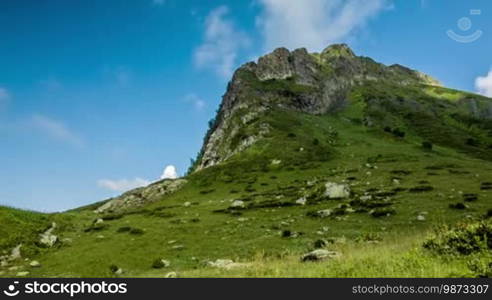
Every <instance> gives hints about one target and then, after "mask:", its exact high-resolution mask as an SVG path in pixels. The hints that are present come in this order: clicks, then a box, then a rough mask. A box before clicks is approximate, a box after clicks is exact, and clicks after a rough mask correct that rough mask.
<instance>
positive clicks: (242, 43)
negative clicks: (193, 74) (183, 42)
mask: <svg viewBox="0 0 492 300" xmlns="http://www.w3.org/2000/svg"><path fill="white" fill-rule="evenodd" d="M228 14H229V8H228V7H227V6H220V7H218V8H216V9H214V10H213V11H212V12H210V14H209V15H208V16H207V18H206V19H205V33H204V38H203V43H202V44H201V45H200V46H199V47H198V48H197V49H196V51H195V53H194V61H195V65H196V66H197V67H198V68H210V69H213V70H214V71H215V72H216V73H217V74H218V75H220V76H222V77H224V78H229V77H230V76H231V74H232V72H233V71H234V68H235V67H236V63H237V57H238V54H239V52H240V51H241V50H243V49H245V48H246V47H248V46H249V45H250V39H249V37H248V36H247V35H246V33H244V32H243V31H240V30H238V29H237V28H236V26H235V25H234V23H233V22H232V21H231V19H230V18H228Z"/></svg>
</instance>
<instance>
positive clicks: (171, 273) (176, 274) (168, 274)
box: [164, 272, 178, 278]
mask: <svg viewBox="0 0 492 300" xmlns="http://www.w3.org/2000/svg"><path fill="white" fill-rule="evenodd" d="M164 277H165V278H177V277H178V273H176V272H169V273H167V274H166V275H165V276H164Z"/></svg>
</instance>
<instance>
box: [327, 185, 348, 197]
mask: <svg viewBox="0 0 492 300" xmlns="http://www.w3.org/2000/svg"><path fill="white" fill-rule="evenodd" d="M324 195H325V197H328V198H330V199H341V198H347V197H349V196H350V187H349V186H348V185H346V184H338V183H334V182H327V183H326V184H325V194H324Z"/></svg>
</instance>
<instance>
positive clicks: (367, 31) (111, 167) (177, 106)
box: [0, 0, 492, 211]
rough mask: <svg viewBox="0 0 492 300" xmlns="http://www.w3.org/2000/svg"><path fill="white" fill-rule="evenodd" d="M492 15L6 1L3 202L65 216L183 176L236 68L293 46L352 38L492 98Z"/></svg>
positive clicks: (409, 7) (482, 4)
mask: <svg viewBox="0 0 492 300" xmlns="http://www.w3.org/2000/svg"><path fill="white" fill-rule="evenodd" d="M477 10H480V11H477ZM491 14H492V3H491V2H490V1H488V0H473V1H468V0H467V1H465V0H461V1H447V0H393V1H392V0H369V1H365V0H346V1H341V0H305V1H298V0H244V1H201V0H195V1H193V0H189V1H186V0H126V1H123V0H121V1H116V0H107V1H100V0H80V1H77V0H74V1H64V0H44V1H37V0H31V1H29V0H22V1H0V204H1V205H10V206H15V207H20V208H29V209H35V210H41V211H58V210H64V209H68V208H73V207H77V206H80V205H84V204H89V203H91V202H95V201H99V200H102V199H105V198H107V197H110V196H115V195H118V194H119V193H120V192H122V191H124V190H126V189H128V188H132V187H136V186H139V185H144V184H147V183H149V182H151V181H153V180H156V179H158V178H160V176H161V174H162V173H163V169H164V167H165V166H167V165H173V166H175V167H176V169H177V172H178V174H179V175H182V174H183V173H184V172H185V170H186V169H187V167H188V165H189V160H190V158H191V157H194V156H195V155H196V153H197V152H198V150H199V148H200V146H201V143H202V138H203V135H204V133H205V131H206V127H207V121H208V120H209V119H210V118H212V117H213V116H214V114H215V110H216V108H217V107H218V105H219V103H220V100H221V96H222V95H223V93H224V92H225V88H226V85H227V81H228V79H229V77H230V75H231V72H232V71H233V70H234V69H235V68H236V67H237V66H239V65H240V64H242V63H244V62H247V61H249V60H254V59H256V58H257V57H258V56H260V55H262V54H264V53H265V52H267V51H271V50H272V49H274V48H275V47H279V46H286V47H288V48H290V49H295V48H297V47H307V48H308V49H309V50H311V51H320V50H322V49H323V48H324V47H325V46H327V45H329V44H331V43H335V42H346V43H348V44H349V45H350V46H351V47H352V48H353V49H354V51H355V52H356V53H357V54H359V55H365V56H370V57H373V58H374V59H376V60H378V61H381V62H383V63H386V64H393V63H400V64H403V65H407V66H409V67H412V68H415V69H419V70H421V71H424V72H426V73H428V74H430V75H432V76H434V77H436V78H438V79H439V80H441V81H442V82H443V83H444V84H445V85H447V86H449V87H453V88H457V89H464V90H469V91H476V92H481V93H483V94H488V95H490V96H492V72H490V70H491V66H492V57H491V56H490V53H492V18H491ZM448 30H453V32H454V33H455V34H459V35H461V36H462V37H464V38H468V39H473V38H476V40H475V41H472V42H470V41H469V40H467V41H468V42H467V43H463V42H459V41H456V40H454V39H452V38H451V37H450V36H448V34H447V33H446V32H447V31H448ZM480 34H481V35H480ZM173 171H174V170H173V168H168V170H167V172H166V176H171V177H172V176H174V175H176V174H174V172H173Z"/></svg>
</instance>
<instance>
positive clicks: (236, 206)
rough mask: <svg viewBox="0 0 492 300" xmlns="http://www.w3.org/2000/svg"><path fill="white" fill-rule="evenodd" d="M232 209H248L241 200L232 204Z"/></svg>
mask: <svg viewBox="0 0 492 300" xmlns="http://www.w3.org/2000/svg"><path fill="white" fill-rule="evenodd" d="M230 207H231V208H245V207H246V204H245V203H244V201H241V200H234V201H233V202H232V203H231V206H230Z"/></svg>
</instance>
